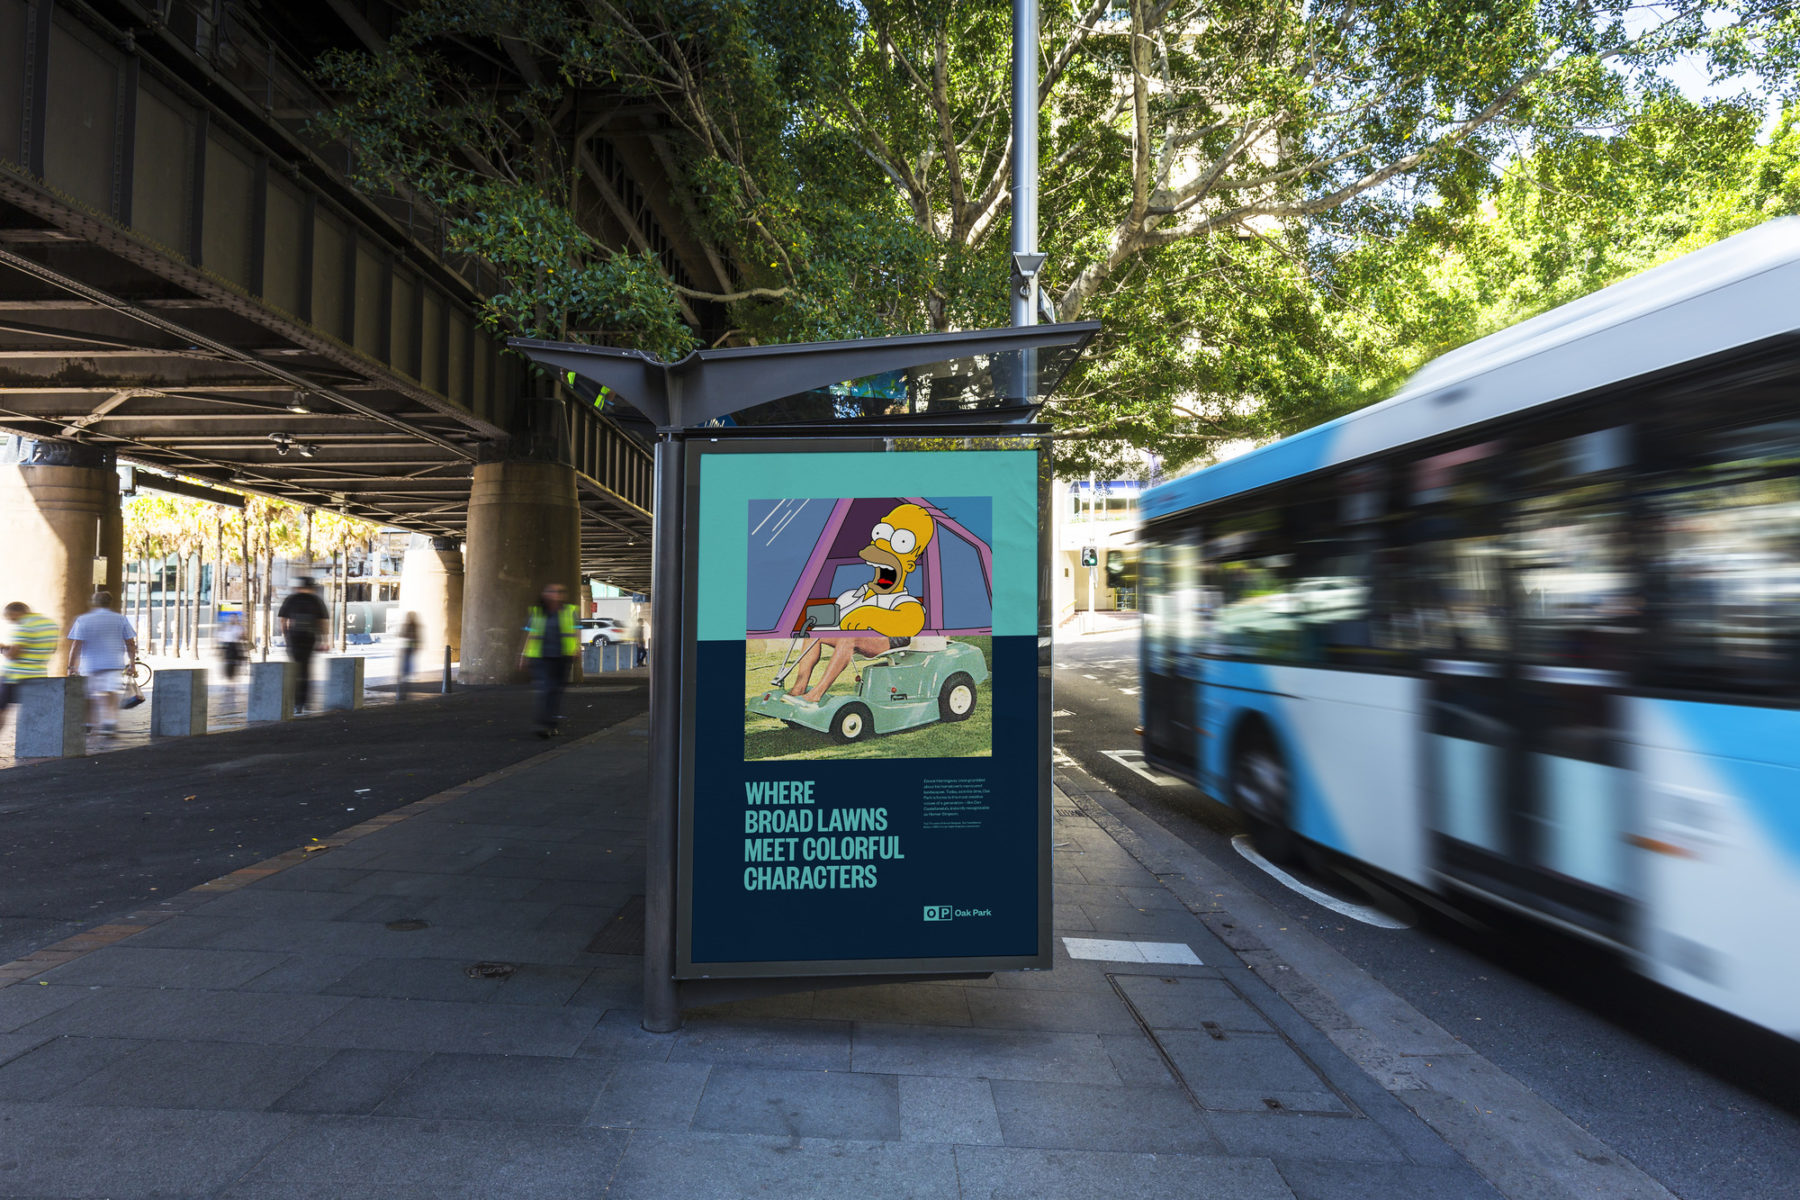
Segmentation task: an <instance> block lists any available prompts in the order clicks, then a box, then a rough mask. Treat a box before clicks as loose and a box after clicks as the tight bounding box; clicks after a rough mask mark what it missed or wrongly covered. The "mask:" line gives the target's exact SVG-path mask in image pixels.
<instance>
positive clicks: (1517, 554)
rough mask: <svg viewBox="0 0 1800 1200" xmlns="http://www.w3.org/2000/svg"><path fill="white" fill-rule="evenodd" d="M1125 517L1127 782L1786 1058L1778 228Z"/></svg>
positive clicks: (1787, 768) (1792, 349)
mask: <svg viewBox="0 0 1800 1200" xmlns="http://www.w3.org/2000/svg"><path fill="white" fill-rule="evenodd" d="M1142 517H1143V522H1144V525H1143V529H1142V531H1141V533H1140V542H1141V545H1142V558H1141V565H1140V570H1141V573H1142V579H1143V587H1144V593H1145V602H1144V617H1145V619H1144V639H1143V672H1144V688H1143V692H1142V700H1143V720H1144V746H1145V755H1146V757H1147V758H1148V759H1149V761H1151V762H1152V763H1154V764H1156V765H1157V766H1159V767H1161V768H1163V769H1164V770H1167V771H1171V772H1174V773H1176V774H1179V775H1182V776H1184V777H1186V778H1187V779H1189V780H1191V781H1193V782H1194V783H1196V784H1197V785H1198V786H1199V787H1201V788H1202V789H1203V790H1205V791H1207V792H1208V793H1209V794H1211V795H1213V796H1215V797H1218V798H1220V799H1222V800H1224V801H1226V802H1227V803H1229V804H1231V805H1233V806H1234V807H1236V808H1238V809H1240V810H1242V812H1243V813H1244V815H1245V816H1246V817H1247V818H1248V820H1249V823H1250V825H1251V828H1252V829H1253V830H1254V831H1256V836H1257V837H1258V840H1259V842H1260V843H1261V844H1262V845H1263V846H1265V847H1267V848H1268V849H1269V850H1271V851H1274V852H1276V853H1280V852H1282V851H1286V850H1291V848H1292V846H1293V843H1294V839H1296V838H1299V839H1307V840H1309V841H1311V842H1314V843H1317V844H1318V845H1320V846H1324V847H1327V848H1329V849H1330V850H1333V851H1336V852H1338V853H1341V854H1344V855H1348V856H1350V857H1352V858H1354V859H1358V860H1361V861H1363V862H1366V863H1369V864H1371V865H1373V866H1375V867H1378V868H1380V869H1382V870H1384V871H1386V872H1389V873H1390V874H1391V875H1393V876H1396V877H1398V878H1401V879H1405V880H1408V881H1410V882H1411V883H1413V884H1415V885H1417V886H1420V887H1423V888H1429V889H1433V890H1440V891H1458V890H1461V891H1465V892H1468V893H1473V894H1476V895H1478V896H1480V897H1483V898H1485V899H1486V900H1488V901H1490V902H1492V903H1497V904H1500V905H1503V906H1505V907H1508V908H1511V909H1514V910H1516V911H1519V912H1523V913H1527V914H1530V915H1531V916H1533V917H1536V918H1538V919H1540V920H1543V921H1546V922H1550V923H1552V924H1555V925H1557V926H1560V927H1562V928H1563V929H1565V930H1568V931H1572V932H1574V933H1577V934H1579V935H1581V936H1583V937H1586V938H1589V939H1592V940H1594V941H1596V942H1599V943H1603V944H1605V945H1607V946H1610V947H1613V948H1615V949H1617V950H1618V951H1620V952H1621V953H1622V954H1623V955H1625V956H1626V958H1627V959H1628V961H1630V962H1632V963H1633V964H1635V965H1636V966H1637V968H1638V969H1639V970H1641V971H1642V972H1644V973H1645V974H1646V975H1649V976H1651V977H1652V978H1654V979H1656V980H1658V981H1660V982H1662V983H1664V984H1666V985H1668V986H1670V987H1672V988H1675V989H1677V990H1679V991H1681V992H1684V993H1687V994H1689V995H1692V996H1694V997H1697V998H1698V999H1700V1000H1702V1001H1704V1002H1706V1003H1708V1004H1711V1005H1714V1006H1716V1007H1718V1008H1721V1009H1725V1010H1727V1011H1730V1012H1732V1013H1736V1014H1738V1015H1740V1016H1742V1017H1745V1018H1747V1019H1749V1020H1751V1021H1754V1022H1757V1023H1758V1024H1761V1025H1764V1026H1767V1027H1769V1028H1771V1029H1774V1030H1776V1031H1778V1032H1780V1033H1783V1034H1785V1035H1787V1036H1790V1037H1800V219H1787V220H1781V221H1775V222H1771V223H1769V224H1766V225H1763V226H1761V227H1760V228H1757V229H1754V230H1751V231H1749V232H1747V233H1743V234H1740V235H1738V236H1737V237H1733V238H1731V239H1729V240H1727V241H1724V242H1721V243H1719V244H1717V245H1714V246H1711V247H1709V248H1707V249H1704V250H1701V251H1698V252H1696V253H1693V254H1689V255H1687V256H1686V257H1683V258H1681V259H1678V260H1676V261H1674V262H1671V263H1668V264H1666V265H1665V266H1661V267H1658V268H1656V269H1654V270H1651V271H1647V272H1645V273H1643V274H1642V275H1639V276H1637V277H1635V278H1633V279H1629V280H1626V281H1625V282H1622V283H1619V284H1617V285H1615V286H1613V287H1610V288H1607V289H1605V290H1603V291H1600V292H1597V293H1595V294H1594V295H1592V296H1589V297H1586V298H1585V299H1582V300H1579V301H1576V302H1575V303H1572V304H1568V305H1564V306H1563V307H1561V308H1558V309H1555V310H1553V311H1550V312H1547V313H1544V314H1543V315H1541V316H1539V317H1535V318H1533V319H1531V320H1529V321H1526V322H1524V323H1523V324H1520V325H1518V326H1515V327H1514V328H1512V329H1508V330H1506V331H1505V332H1503V333H1498V334H1495V335H1493V336H1492V337H1488V338H1484V339H1482V340H1480V341H1478V342H1474V343H1472V344H1470V345H1468V346H1465V347H1463V348H1462V349H1460V350H1457V351H1455V352H1453V353H1451V354H1448V355H1445V356H1444V357H1442V358H1440V359H1438V360H1436V361H1435V362H1433V363H1431V364H1429V365H1428V366H1427V367H1425V368H1424V369H1423V370H1422V371H1421V372H1420V373H1419V374H1418V375H1417V376H1416V377H1415V378H1413V379H1412V380H1411V381H1410V382H1409V383H1408V384H1407V385H1406V386H1405V387H1404V388H1403V389H1402V390H1401V391H1400V393H1399V394H1398V395H1396V396H1394V397H1393V398H1391V399H1389V400H1386V401H1384V402H1382V403H1380V404H1377V405H1374V406H1372V407H1369V408H1367V409H1363V410H1362V411H1360V412H1356V413H1353V414H1351V415H1349V416H1346V417H1343V418H1340V419H1338V420H1335V421H1332V422H1330V423H1328V424H1324V425H1320V426H1318V427H1317V428H1314V429H1310V430H1308V431H1306V432H1305V433H1301V434H1297V435H1295V436H1293V437H1290V438H1287V439H1285V440H1283V441H1280V442H1276V443H1274V444H1272V445H1269V446H1265V447H1262V448H1261V449H1258V450H1256V451H1253V452H1251V453H1248V454H1245V455H1243V456H1241V457H1238V458H1233V459H1230V460H1227V461H1225V462H1222V463H1220V464H1218V465H1216V466H1213V467H1210V468H1208V469H1206V470H1202V471H1199V472H1196V473H1194V474H1192V475H1189V476H1186V477H1183V478H1180V479H1176V480H1174V481H1172V482H1170V483H1167V484H1164V485H1162V486H1160V487H1157V488H1154V489H1152V490H1150V491H1149V492H1147V493H1146V494H1145V496H1144V498H1143V501H1142Z"/></svg>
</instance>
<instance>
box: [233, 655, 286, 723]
mask: <svg viewBox="0 0 1800 1200" xmlns="http://www.w3.org/2000/svg"><path fill="white" fill-rule="evenodd" d="M294 679H295V670H294V664H293V663H291V662H259V663H251V664H250V701H249V704H248V705H247V706H246V707H245V710H244V719H245V720H246V721H286V720H288V719H289V718H291V717H292V716H293V715H294Z"/></svg>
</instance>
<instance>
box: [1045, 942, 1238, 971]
mask: <svg viewBox="0 0 1800 1200" xmlns="http://www.w3.org/2000/svg"><path fill="white" fill-rule="evenodd" d="M1063 945H1064V946H1065V947H1067V949H1068V951H1069V957H1070V958H1088V959H1096V960H1098V961H1100V962H1134V963H1185V964H1186V965H1188V966H1190V967H1200V966H1205V965H1206V964H1204V963H1202V962H1201V961H1200V956H1199V955H1197V954H1195V953H1194V951H1193V948H1192V947H1190V946H1189V945H1188V944H1187V943H1186V942H1125V941H1113V940H1111V939H1108V938H1078V937H1066V938H1064V939H1063Z"/></svg>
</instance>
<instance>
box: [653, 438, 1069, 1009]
mask: <svg viewBox="0 0 1800 1200" xmlns="http://www.w3.org/2000/svg"><path fill="white" fill-rule="evenodd" d="M941 438H948V439H956V440H959V441H964V442H965V443H966V442H967V441H971V440H982V441H987V440H1002V441H1005V442H1008V443H1014V444H1018V443H1032V444H1033V445H1032V446H1031V448H1030V449H1029V450H1028V449H1026V448H1024V447H1023V446H1021V447H1020V448H1019V449H1018V450H1016V451H1014V452H1016V453H1021V454H1023V453H1034V454H1035V457H1036V459H1037V488H1036V507H1037V514H1036V520H1037V559H1036V564H1035V568H1036V572H1037V620H1036V626H1037V676H1038V686H1037V692H1036V701H1035V702H1036V709H1037V749H1036V752H1035V754H1034V762H1033V774H1034V776H1035V784H1036V787H1035V789H1034V790H1035V805H1034V815H1035V820H1034V822H1033V827H1034V838H1035V847H1034V861H1035V865H1036V869H1037V885H1036V895H1035V897H1034V903H1035V908H1036V913H1035V918H1036V919H1035V922H1034V924H1035V927H1036V930H1037V939H1036V940H1037V952H1036V953H1034V954H1023V955H983V956H969V955H957V956H938V957H897V958H854V959H811V958H803V959H787V960H752V961H727V962H715V961H705V962H699V963H696V962H695V961H694V959H693V926H694V878H695V876H694V838H693V835H694V760H695V754H696V749H697V746H698V744H699V741H700V738H699V733H700V731H699V730H698V728H697V721H696V711H695V710H696V698H697V694H698V693H697V688H698V682H699V681H698V656H697V653H696V650H697V645H698V630H699V616H698V605H699V596H698V588H696V587H694V586H692V585H693V581H695V580H697V579H698V578H699V567H700V562H699V547H700V538H699V529H698V525H699V521H700V517H701V505H700V491H701V484H702V477H703V475H704V470H703V461H704V459H705V458H706V457H708V456H710V455H718V454H809V453H810V454H841V453H846V452H863V453H888V452H893V451H895V450H896V449H897V447H896V445H895V443H896V442H910V441H914V440H916V439H941ZM677 453H679V454H681V456H682V468H683V469H682V475H683V497H682V500H683V502H682V506H681V507H682V514H683V519H682V522H681V534H682V546H681V553H682V567H683V569H682V577H683V579H684V580H685V581H687V582H688V584H689V586H687V587H684V588H683V590H682V596H681V636H680V657H681V662H680V676H681V691H680V705H679V712H680V738H679V741H680V754H679V764H680V766H679V771H678V786H677V789H676V790H677V839H676V870H675V917H676V922H675V978H676V979H677V980H684V981H692V980H704V979H782V978H794V979H804V978H808V977H832V976H858V975H870V976H887V977H892V976H896V975H901V976H904V975H924V976H937V977H943V976H945V975H955V974H971V975H986V974H990V973H992V972H994V971H1005V970H1048V969H1049V968H1050V967H1051V965H1052V962H1053V959H1054V951H1053V945H1052V940H1053V929H1052V899H1051V892H1052V878H1051V828H1050V825H1051V804H1052V799H1051V797H1052V792H1051V761H1050V759H1051V717H1050V714H1051V710H1052V706H1051V634H1052V622H1051V612H1050V609H1051V599H1050V597H1051V586H1050V585H1051V579H1050V570H1051V544H1050V543H1051V537H1052V531H1051V522H1050V512H1049V504H1050V495H1051V489H1050V475H1051V464H1050V442H1049V439H1048V438H1047V437H1045V436H1043V435H1042V433H1041V432H1040V429H1039V427H1034V426H1020V425H1017V424H1004V425H1002V424H996V425H992V426H991V427H986V426H981V425H976V424H971V423H968V422H966V421H964V422H958V423H956V424H954V425H943V426H935V425H930V424H927V423H922V422H918V421H916V420H913V421H908V422H907V423H906V424H904V425H899V424H896V425H892V426H883V425H877V424H875V423H872V422H871V423H867V424H865V423H861V422H859V423H858V426H857V428H856V430H855V432H852V431H850V430H847V429H844V428H843V427H842V426H838V427H835V428H833V429H832V430H831V431H830V432H829V433H824V432H823V431H820V432H814V431H813V430H810V429H803V428H796V427H793V426H789V427H786V428H784V429H779V430H777V429H771V428H769V427H763V428H760V429H758V428H755V427H750V428H745V429H731V428H723V429H708V430H706V431H704V432H700V431H690V432H689V434H688V436H687V438H686V440H685V444H684V445H681V446H679V447H678V448H677Z"/></svg>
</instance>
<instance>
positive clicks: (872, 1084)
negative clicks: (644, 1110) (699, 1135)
mask: <svg viewBox="0 0 1800 1200" xmlns="http://www.w3.org/2000/svg"><path fill="white" fill-rule="evenodd" d="M693 1128H695V1129H697V1130H705V1131H707V1132H711V1133H761V1134H771V1135H775V1136H780V1137H797V1138H828V1139H836V1140H854V1141H870V1142H891V1141H896V1140H898V1139H899V1137H900V1089H899V1085H898V1082H897V1081H896V1079H895V1077H894V1076H892V1075H868V1074H862V1073H850V1072H845V1071H792V1070H766V1069H764V1068H761V1067H714V1068H713V1069H712V1076H711V1078H710V1079H709V1080H708V1081H707V1084H706V1094H705V1095H704V1096H703V1097H701V1100H700V1107H699V1110H698V1111H697V1112H696V1113H695V1114H694V1120H693Z"/></svg>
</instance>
